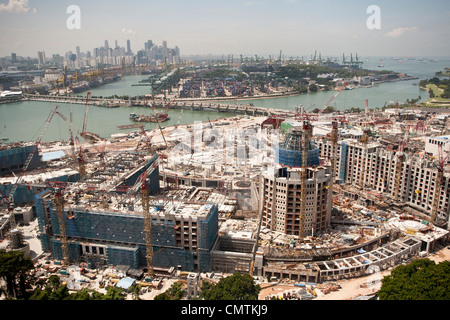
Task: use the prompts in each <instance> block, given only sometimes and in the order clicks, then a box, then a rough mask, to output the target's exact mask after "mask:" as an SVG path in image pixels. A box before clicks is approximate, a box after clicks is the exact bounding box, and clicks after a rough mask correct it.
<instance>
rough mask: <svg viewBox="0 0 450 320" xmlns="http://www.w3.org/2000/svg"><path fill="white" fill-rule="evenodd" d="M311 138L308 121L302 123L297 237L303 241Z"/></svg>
mask: <svg viewBox="0 0 450 320" xmlns="http://www.w3.org/2000/svg"><path fill="white" fill-rule="evenodd" d="M311 136H312V126H311V124H310V123H309V121H307V120H305V121H303V133H302V174H301V193H300V197H301V200H300V217H299V218H300V221H299V237H300V241H302V240H303V237H304V235H305V212H306V195H307V190H306V188H307V181H308V150H309V142H310V139H311Z"/></svg>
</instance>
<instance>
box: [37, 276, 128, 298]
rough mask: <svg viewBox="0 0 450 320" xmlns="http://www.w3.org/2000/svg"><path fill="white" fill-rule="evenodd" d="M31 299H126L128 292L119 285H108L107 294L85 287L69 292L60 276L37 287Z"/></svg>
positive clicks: (49, 279) (51, 278)
mask: <svg viewBox="0 0 450 320" xmlns="http://www.w3.org/2000/svg"><path fill="white" fill-rule="evenodd" d="M29 299H30V300H125V299H126V294H124V293H123V290H122V289H120V288H117V287H107V288H106V294H103V293H100V292H97V291H95V290H92V289H88V288H83V289H81V290H79V291H76V292H74V293H70V292H69V288H68V287H67V285H66V284H61V282H60V279H59V277H58V276H55V275H52V276H50V277H49V278H48V280H47V282H46V283H45V285H44V288H36V289H35V290H34V293H33V295H32V296H31V297H30V298H29Z"/></svg>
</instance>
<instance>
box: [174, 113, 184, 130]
mask: <svg viewBox="0 0 450 320" xmlns="http://www.w3.org/2000/svg"><path fill="white" fill-rule="evenodd" d="M183 111H184V109H181V111H180V116H179V117H178V122H177V124H176V126H175V129H177V128H178V126H179V125H180V120H181V117H182V116H183Z"/></svg>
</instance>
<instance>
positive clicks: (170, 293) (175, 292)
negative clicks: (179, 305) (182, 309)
mask: <svg viewBox="0 0 450 320" xmlns="http://www.w3.org/2000/svg"><path fill="white" fill-rule="evenodd" d="M182 286H183V284H182V283H181V282H175V283H173V284H172V286H171V287H170V288H169V289H167V291H166V292H163V293H161V294H158V295H157V296H156V297H155V300H181V298H182V297H183V295H184V290H183V288H182Z"/></svg>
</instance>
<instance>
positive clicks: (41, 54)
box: [38, 51, 45, 65]
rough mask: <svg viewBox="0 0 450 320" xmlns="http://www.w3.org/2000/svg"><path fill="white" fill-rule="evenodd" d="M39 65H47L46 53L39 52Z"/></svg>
mask: <svg viewBox="0 0 450 320" xmlns="http://www.w3.org/2000/svg"><path fill="white" fill-rule="evenodd" d="M38 64H39V65H44V64H45V52H44V51H38Z"/></svg>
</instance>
